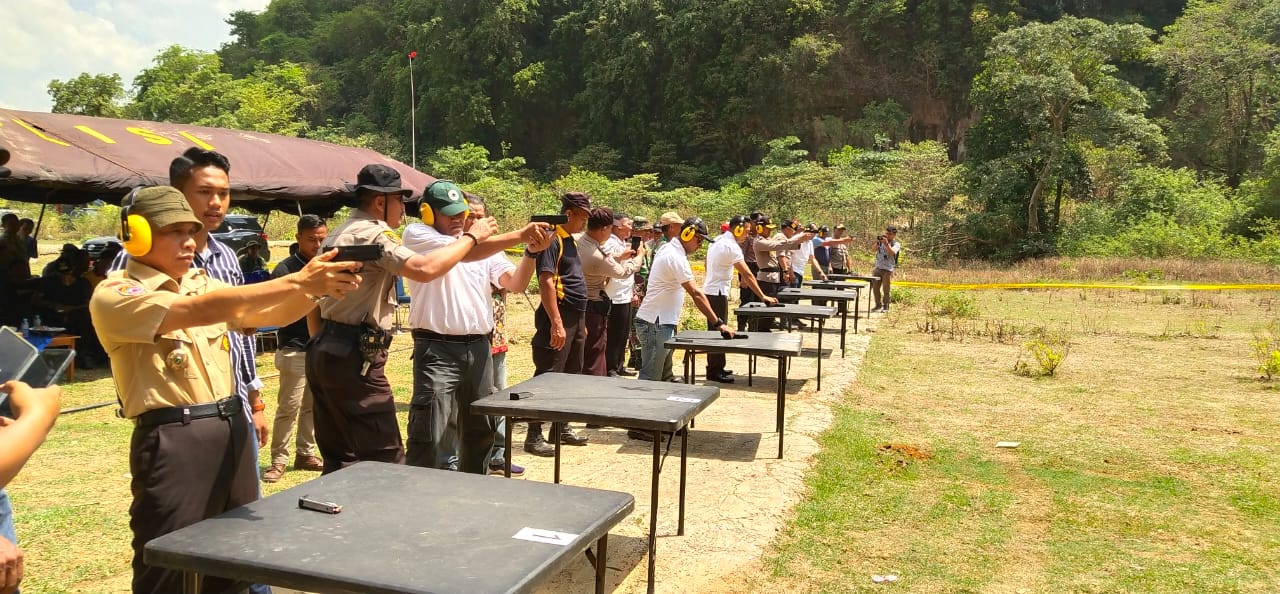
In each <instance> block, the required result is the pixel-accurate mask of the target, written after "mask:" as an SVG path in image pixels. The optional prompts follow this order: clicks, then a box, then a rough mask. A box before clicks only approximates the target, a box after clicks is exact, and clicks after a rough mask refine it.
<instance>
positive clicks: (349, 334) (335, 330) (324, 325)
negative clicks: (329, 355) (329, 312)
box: [320, 320, 360, 341]
mask: <svg viewBox="0 0 1280 594" xmlns="http://www.w3.org/2000/svg"><path fill="white" fill-rule="evenodd" d="M326 334H327V335H329V336H334V337H337V338H341V339H343V340H353V341H354V340H360V326H357V325H355V324H343V323H342V322H335V321H333V320H324V321H323V322H321V324H320V335H321V336H324V335H326Z"/></svg>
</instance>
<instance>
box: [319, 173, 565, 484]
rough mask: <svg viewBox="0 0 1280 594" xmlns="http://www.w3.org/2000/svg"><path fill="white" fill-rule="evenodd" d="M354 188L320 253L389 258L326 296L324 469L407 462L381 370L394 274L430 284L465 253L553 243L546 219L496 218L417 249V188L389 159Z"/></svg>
mask: <svg viewBox="0 0 1280 594" xmlns="http://www.w3.org/2000/svg"><path fill="white" fill-rule="evenodd" d="M353 189H354V190H355V192H356V199H357V201H358V207H357V208H356V209H355V210H353V211H352V212H351V216H350V217H348V218H347V221H346V222H345V223H343V224H342V226H340V227H338V228H337V229H336V230H335V231H334V232H333V234H331V235H329V237H328V238H327V239H325V241H324V244H323V245H322V247H321V250H322V251H323V250H327V249H329V248H332V247H337V246H347V245H380V246H382V250H383V251H382V257H381V258H379V259H377V260H374V261H371V262H365V263H364V267H363V268H362V269H361V275H362V276H363V278H364V281H363V282H362V283H361V284H360V287H359V288H358V289H356V290H355V291H353V292H352V293H351V295H349V296H347V298H346V299H343V300H341V301H337V300H333V299H326V300H323V301H321V302H320V307H319V308H318V310H319V317H320V318H321V320H320V321H319V325H320V332H319V334H318V335H316V337H315V338H314V339H313V340H312V341H311V343H310V344H309V345H308V346H307V363H306V367H307V383H308V384H309V385H310V386H311V394H312V398H313V399H314V401H315V408H314V410H313V413H314V417H315V425H316V445H318V446H319V447H320V456H321V457H323V458H324V472H325V473H326V474H328V473H330V472H333V471H335V470H338V469H340V468H343V467H346V466H350V465H352V464H355V463H356V462H360V461H362V460H375V461H380V462H392V463H396V464H403V463H404V461H405V456H404V441H403V439H402V438H401V436H400V424H399V422H398V421H397V420H396V403H395V400H394V399H393V398H392V395H391V384H390V383H389V382H387V376H386V374H385V373H384V371H383V368H384V366H385V365H386V362H387V351H386V348H387V346H389V345H390V344H391V336H390V330H391V327H392V321H393V317H394V314H395V308H396V292H395V277H396V276H397V275H399V276H403V277H405V278H407V279H409V280H414V281H417V282H420V283H427V282H431V281H433V280H435V279H437V278H439V277H441V276H443V275H444V274H445V273H447V272H449V270H450V269H451V268H453V266H454V265H456V264H457V263H458V262H461V261H463V260H467V261H472V260H482V259H484V258H487V257H489V256H491V255H493V254H495V253H497V252H499V251H501V250H502V249H504V248H506V247H510V246H512V245H515V244H516V243H519V242H520V241H524V242H525V243H540V242H541V243H545V242H546V241H547V239H546V233H545V231H544V229H543V227H544V226H542V225H538V224H534V223H530V224H529V225H527V226H525V227H524V228H523V229H521V230H518V231H512V232H510V233H505V234H502V235H495V233H496V231H497V227H498V224H497V221H495V220H494V219H493V218H486V219H481V220H478V221H476V222H475V223H474V224H472V226H471V227H470V228H469V229H468V230H467V231H466V232H465V233H463V234H462V236H461V237H460V238H459V239H458V241H455V242H453V243H451V244H449V245H448V246H447V247H444V248H441V249H438V250H434V251H432V252H431V253H429V254H417V253H415V252H414V251H413V250H411V249H409V248H407V247H405V246H404V245H402V244H401V241H400V236H399V235H397V234H396V232H395V231H394V229H396V228H399V227H400V224H401V221H402V219H403V217H404V213H405V204H404V203H405V201H408V200H409V199H410V196H411V195H412V194H413V191H412V190H410V189H408V188H402V187H401V185H400V174H399V172H397V171H396V170H395V169H392V168H391V167H388V166H386V165H378V164H373V165H366V166H365V167H364V168H363V169H361V170H360V173H359V174H358V175H357V176H356V185H355V186H354V187H353ZM459 198H461V196H459ZM424 214H425V213H424ZM490 236H492V238H491V237H490ZM424 306H429V307H447V304H424Z"/></svg>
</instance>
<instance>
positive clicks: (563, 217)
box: [529, 214, 569, 225]
mask: <svg viewBox="0 0 1280 594" xmlns="http://www.w3.org/2000/svg"><path fill="white" fill-rule="evenodd" d="M529 222H530V223H547V224H549V225H563V224H565V223H568V222H569V215H567V214H536V215H533V216H531V217H529Z"/></svg>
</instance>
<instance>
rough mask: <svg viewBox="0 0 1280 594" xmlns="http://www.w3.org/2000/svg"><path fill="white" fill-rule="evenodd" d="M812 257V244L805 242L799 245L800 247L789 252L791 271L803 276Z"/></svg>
mask: <svg viewBox="0 0 1280 594" xmlns="http://www.w3.org/2000/svg"><path fill="white" fill-rule="evenodd" d="M812 255H813V242H812V241H806V242H804V243H802V244H800V247H798V248H796V249H794V250H792V251H791V271H792V272H795V273H796V274H804V271H805V269H806V268H808V267H809V257H810V256H812Z"/></svg>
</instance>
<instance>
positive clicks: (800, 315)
mask: <svg viewBox="0 0 1280 594" xmlns="http://www.w3.org/2000/svg"><path fill="white" fill-rule="evenodd" d="M757 304H759V302H756V303H753V304H752V305H750V306H743V307H739V308H737V309H735V310H733V313H734V314H735V315H737V316H738V317H739V318H776V319H779V320H782V321H783V323H784V324H786V323H787V322H790V321H791V320H812V321H813V322H814V323H815V324H816V325H817V326H818V390H819V391H821V390H822V335H823V334H824V333H825V332H824V331H825V329H826V325H827V319H829V318H831V317H834V316H835V315H836V308H835V307H831V306H829V305H800V304H798V303H779V304H778V305H767V306H763V307H756V305H757ZM759 305H762V304H759ZM788 325H789V324H788ZM844 339H845V333H844V332H840V348H841V349H844ZM750 361H751V362H750V367H749V368H748V370H749V372H748V374H747V385H748V386H750V385H751V375H753V374H754V373H755V357H751V358H750Z"/></svg>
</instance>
